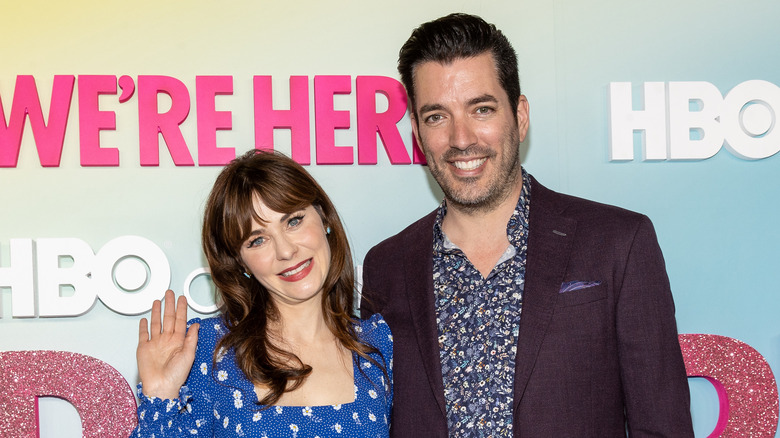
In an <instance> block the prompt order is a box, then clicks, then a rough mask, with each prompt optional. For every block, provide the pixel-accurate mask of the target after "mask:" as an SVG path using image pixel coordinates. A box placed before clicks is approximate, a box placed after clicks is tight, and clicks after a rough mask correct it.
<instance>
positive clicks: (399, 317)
mask: <svg viewBox="0 0 780 438" xmlns="http://www.w3.org/2000/svg"><path fill="white" fill-rule="evenodd" d="M398 70H399V72H400V74H401V79H402V81H403V83H404V85H405V87H406V90H407V94H408V95H409V106H410V112H411V118H412V129H413V132H414V136H415V138H416V139H417V142H418V143H419V144H420V146H421V147H422V149H423V151H424V153H425V156H426V159H427V161H428V166H429V169H430V171H431V174H432V175H433V177H434V178H435V179H436V181H437V182H438V184H439V185H440V186H441V188H442V190H443V192H444V196H445V199H444V202H443V203H442V204H441V206H440V207H439V208H438V209H437V210H435V211H433V212H432V213H430V214H429V215H427V216H425V217H424V218H422V219H420V220H419V221H417V222H415V223H414V224H412V225H410V226H409V227H408V228H407V229H405V230H403V231H402V232H401V233H399V234H398V235H396V236H394V237H391V238H389V239H387V240H385V241H384V242H382V243H380V244H379V245H377V246H376V247H374V248H373V249H372V250H371V251H369V253H368V254H367V255H366V258H365V262H364V265H363V269H364V282H363V293H364V297H365V298H364V299H363V304H362V309H361V310H362V312H363V315H366V314H371V313H374V312H379V313H382V315H383V316H384V318H385V320H386V321H387V322H388V324H389V326H390V328H391V329H392V331H393V338H394V368H393V369H394V389H395V398H394V399H395V402H394V407H393V418H392V428H391V433H392V435H393V436H395V437H403V438H409V437H426V438H427V437H447V436H452V437H499V436H502V437H503V436H515V437H520V436H522V437H532V438H537V437H556V438H557V437H598V438H603V437H614V436H625V434H626V432H628V434H629V435H630V436H631V437H635V436H666V437H686V436H693V431H692V426H691V419H690V411H689V394H688V386H687V379H686V374H685V368H684V364H683V360H682V355H681V353H680V347H679V344H678V342H677V328H676V324H675V320H674V304H673V301H672V295H671V291H670V289H669V281H668V278H667V276H666V272H665V267H664V261H663V257H662V254H661V251H660V248H659V247H658V243H657V240H656V236H655V232H654V231H653V227H652V224H651V223H650V221H649V219H647V218H646V217H645V216H642V215H639V214H637V213H633V212H629V211H626V210H622V209H619V208H617V207H611V206H606V205H602V204H597V203H594V202H591V201H586V200H582V199H578V198H574V197H570V196H566V195H562V194H559V193H555V192H553V191H551V190H548V189H547V188H545V187H544V186H542V185H541V184H540V183H539V182H537V181H536V180H535V179H534V178H533V177H531V176H530V175H528V174H527V173H526V172H525V170H524V169H522V167H521V166H520V162H519V158H518V149H519V144H520V142H522V141H523V139H524V138H525V136H526V133H527V131H528V126H529V120H528V109H529V105H528V100H527V99H526V98H525V96H523V95H522V94H520V84H519V79H518V73H517V57H516V55H515V52H514V50H513V49H512V47H511V45H510V44H509V42H508V41H507V39H506V37H504V35H503V34H502V33H501V32H500V31H499V30H497V29H496V28H495V26H493V25H490V24H488V23H485V22H484V21H483V20H482V19H481V18H479V17H475V16H470V15H464V14H453V15H449V16H447V17H443V18H440V19H438V20H435V21H432V22H429V23H425V24H423V25H421V26H420V27H419V28H417V29H416V30H415V31H414V32H413V33H412V36H411V37H410V38H409V40H408V41H407V42H406V44H405V45H404V46H403V47H402V49H401V52H400V56H399V63H398Z"/></svg>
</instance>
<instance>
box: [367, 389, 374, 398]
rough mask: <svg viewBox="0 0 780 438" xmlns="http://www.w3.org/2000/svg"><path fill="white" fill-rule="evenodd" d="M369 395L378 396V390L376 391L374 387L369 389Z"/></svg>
mask: <svg viewBox="0 0 780 438" xmlns="http://www.w3.org/2000/svg"><path fill="white" fill-rule="evenodd" d="M368 395H369V396H371V398H376V391H374V390H373V389H369V390H368Z"/></svg>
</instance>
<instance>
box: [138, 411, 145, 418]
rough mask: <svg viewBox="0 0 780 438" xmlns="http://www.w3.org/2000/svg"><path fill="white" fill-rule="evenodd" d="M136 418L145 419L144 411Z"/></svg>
mask: <svg viewBox="0 0 780 438" xmlns="http://www.w3.org/2000/svg"><path fill="white" fill-rule="evenodd" d="M138 416H139V417H140V418H141V419H142V420H143V419H144V417H146V411H145V410H143V411H141V413H140V414H139V415H138Z"/></svg>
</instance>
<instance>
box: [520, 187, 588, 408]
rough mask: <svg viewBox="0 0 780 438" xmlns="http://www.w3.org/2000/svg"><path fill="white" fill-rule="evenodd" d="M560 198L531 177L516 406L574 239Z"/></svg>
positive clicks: (572, 228) (570, 220)
mask: <svg viewBox="0 0 780 438" xmlns="http://www.w3.org/2000/svg"><path fill="white" fill-rule="evenodd" d="M559 199H560V198H559V197H558V196H557V194H556V193H555V192H552V191H550V190H549V189H547V188H545V187H544V186H542V185H541V184H539V182H537V181H536V180H535V179H533V177H531V208H530V217H529V230H530V232H529V234H528V256H527V259H526V282H525V290H524V294H523V310H522V314H521V317H520V332H519V335H518V340H517V359H516V362H515V382H514V408H515V410H517V406H518V405H519V403H520V400H521V399H522V398H523V392H524V391H525V388H526V385H527V384H528V379H529V378H530V376H531V372H532V371H533V368H534V364H535V363H536V358H537V356H538V354H539V349H540V347H541V345H542V341H543V340H544V337H545V334H546V332H547V327H548V326H549V323H550V319H551V318H552V314H553V309H554V308H555V302H556V300H557V299H558V291H559V290H560V287H561V283H562V282H563V279H564V275H565V274H566V268H567V265H568V263H569V257H570V254H571V249H572V243H573V241H574V233H575V230H576V225H577V223H576V221H575V220H573V219H569V218H567V217H565V216H563V215H562V214H561V211H562V210H563V208H564V207H565V205H560V203H559V202H557V201H558V200H559Z"/></svg>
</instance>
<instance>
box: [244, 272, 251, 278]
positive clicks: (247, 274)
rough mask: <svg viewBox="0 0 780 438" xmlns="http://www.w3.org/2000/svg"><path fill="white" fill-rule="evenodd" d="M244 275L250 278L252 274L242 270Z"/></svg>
mask: <svg viewBox="0 0 780 438" xmlns="http://www.w3.org/2000/svg"><path fill="white" fill-rule="evenodd" d="M244 277H246V278H252V274H250V273H249V272H244Z"/></svg>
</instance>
